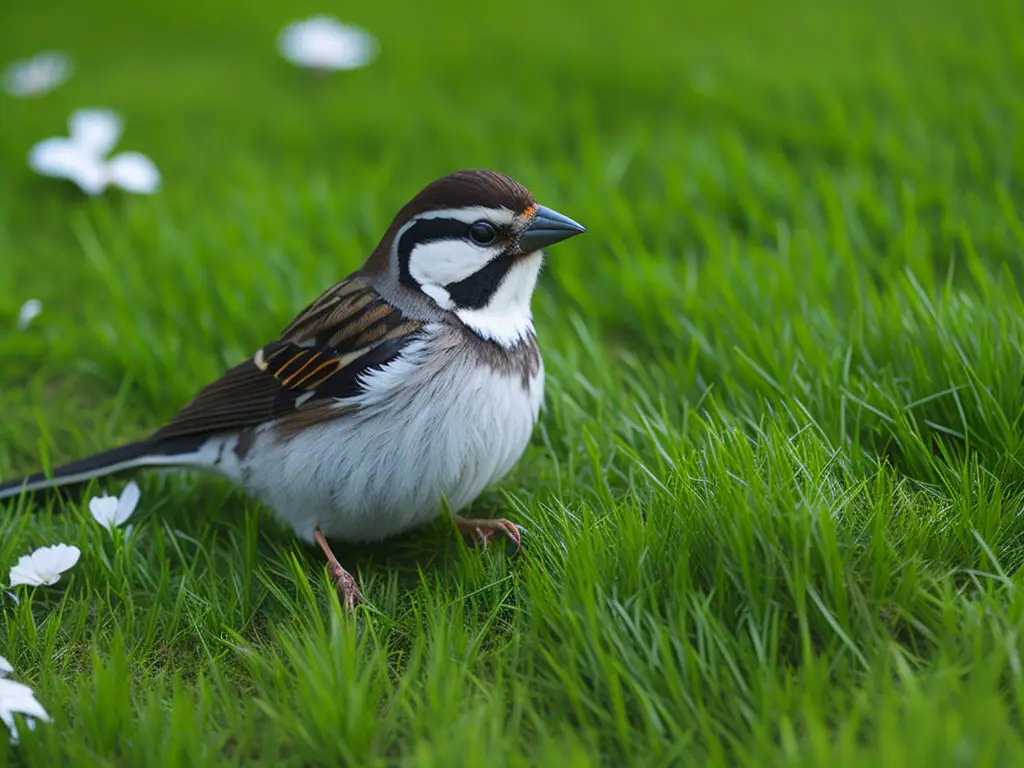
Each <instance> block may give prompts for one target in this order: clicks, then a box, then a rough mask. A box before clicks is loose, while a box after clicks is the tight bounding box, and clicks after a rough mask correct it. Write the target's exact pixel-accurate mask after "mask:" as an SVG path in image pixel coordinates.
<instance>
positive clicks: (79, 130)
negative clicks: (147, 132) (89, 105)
mask: <svg viewBox="0 0 1024 768" xmlns="http://www.w3.org/2000/svg"><path fill="white" fill-rule="evenodd" d="M122 127H123V126H122V122H121V116H120V115H118V114H117V112H114V111H113V110H112V109H79V110H77V111H76V112H75V113H73V114H72V115H71V117H70V118H69V119H68V130H69V132H70V134H71V141H73V142H74V143H75V144H76V145H78V146H79V147H81V148H82V149H83V150H85V151H86V152H89V153H91V154H93V155H106V154H107V153H109V152H110V150H112V149H113V148H114V145H115V144H117V140H118V139H119V138H121V130H122Z"/></svg>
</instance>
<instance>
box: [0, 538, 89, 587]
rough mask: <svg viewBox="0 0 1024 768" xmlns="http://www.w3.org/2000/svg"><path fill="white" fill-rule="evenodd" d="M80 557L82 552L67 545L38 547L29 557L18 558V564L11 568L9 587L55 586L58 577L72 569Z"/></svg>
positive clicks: (58, 579)
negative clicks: (25, 585)
mask: <svg viewBox="0 0 1024 768" xmlns="http://www.w3.org/2000/svg"><path fill="white" fill-rule="evenodd" d="M81 556H82V551H81V550H80V549H79V548H78V547H75V546H70V545H68V544H55V545H54V546H52V547H40V548H39V549H37V550H36V551H35V552H33V553H32V554H31V555H24V556H22V557H20V558H18V564H17V565H15V566H14V567H13V568H11V572H10V579H9V582H10V585H11V586H14V585H16V584H28V585H30V586H39V585H41V584H56V583H57V582H58V581H60V575H61V574H62V573H64V571H66V570H68V569H69V568H72V567H73V566H74V565H75V563H77V562H78V558H79V557H81Z"/></svg>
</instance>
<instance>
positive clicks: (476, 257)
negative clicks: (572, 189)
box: [368, 170, 586, 346]
mask: <svg viewBox="0 0 1024 768" xmlns="http://www.w3.org/2000/svg"><path fill="white" fill-rule="evenodd" d="M583 232H586V230H585V229H584V228H583V227H581V226H580V225H579V224H577V223H576V222H575V221H573V220H572V219H570V218H568V217H566V216H563V215H562V214H560V213H557V212H556V211H553V210H551V209H550V208H545V207H544V206H543V205H539V204H538V203H537V202H536V201H535V200H534V199H533V195H532V194H530V191H529V190H528V189H526V187H524V186H523V185H522V184H520V183H519V182H517V181H515V180H514V179H511V178H509V177H508V176H505V175H503V174H500V173H496V172H494V171H487V170H468V171H456V172H455V173H451V174H449V175H447V176H443V177H441V178H440V179H438V180H437V181H434V182H432V183H431V184H428V185H427V186H426V187H424V189H423V190H421V191H420V193H419V194H418V195H416V196H415V197H414V198H413V199H412V200H411V201H410V202H409V203H408V204H406V205H405V207H403V208H402V210H400V211H399V212H398V214H397V215H396V216H395V219H394V221H393V222H392V224H391V227H390V228H389V229H388V232H387V234H386V235H385V236H384V239H383V240H382V241H381V244H380V246H378V248H377V251H376V252H375V254H374V256H373V257H371V263H370V264H368V267H371V268H373V269H375V271H378V272H381V273H386V275H387V277H388V279H389V280H390V281H391V282H397V283H398V284H399V285H400V286H401V289H403V290H406V291H412V292H416V293H418V294H421V295H422V296H425V297H426V298H427V300H428V301H429V302H430V303H431V304H433V305H436V307H437V308H439V309H440V310H441V311H444V312H451V313H453V314H454V315H455V316H456V317H457V318H458V319H459V320H460V321H461V322H462V323H464V324H465V325H466V326H467V327H468V328H470V329H471V330H472V331H474V332H475V333H476V334H478V335H479V336H481V337H482V338H485V339H489V340H491V341H495V342H497V343H499V344H501V345H503V346H511V345H513V344H515V343H517V342H518V341H519V340H520V339H522V338H524V337H525V336H526V335H527V334H528V333H529V332H530V331H531V330H532V328H533V326H532V315H531V313H530V297H531V296H532V295H533V289H534V287H535V286H536V284H537V275H538V273H539V272H540V267H541V262H542V260H543V253H542V250H541V249H543V248H546V247H547V246H550V245H553V244H555V243H557V242H560V241H562V240H565V239H567V238H570V237H572V236H574V235H578V234H581V233H583Z"/></svg>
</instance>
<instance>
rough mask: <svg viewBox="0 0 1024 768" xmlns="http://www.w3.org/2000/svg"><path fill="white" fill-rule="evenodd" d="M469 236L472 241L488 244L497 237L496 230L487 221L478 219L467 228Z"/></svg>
mask: <svg viewBox="0 0 1024 768" xmlns="http://www.w3.org/2000/svg"><path fill="white" fill-rule="evenodd" d="M469 236H470V237H471V238H473V242H474V243H478V244H480V245H490V244H491V243H493V242H494V241H495V240H496V239H497V237H498V230H496V229H495V228H494V225H493V224H491V222H489V221H478V222H476V223H474V224H473V225H472V226H471V227H470V228H469Z"/></svg>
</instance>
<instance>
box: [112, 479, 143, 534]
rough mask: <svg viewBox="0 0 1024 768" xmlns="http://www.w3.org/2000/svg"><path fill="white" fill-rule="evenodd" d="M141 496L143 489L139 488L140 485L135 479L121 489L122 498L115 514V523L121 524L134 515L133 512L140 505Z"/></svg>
mask: <svg viewBox="0 0 1024 768" xmlns="http://www.w3.org/2000/svg"><path fill="white" fill-rule="evenodd" d="M141 496H142V491H140V490H139V485H138V483H136V482H135V481H134V480H133V481H132V482H130V483H128V485H126V486H125V487H124V490H123V491H121V498H120V499H119V500H118V502H117V514H116V515H115V516H114V525H121V523H123V522H124V521H125V520H127V519H128V518H129V517H131V516H132V512H134V511H135V507H136V506H138V503H139V498H140V497H141Z"/></svg>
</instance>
